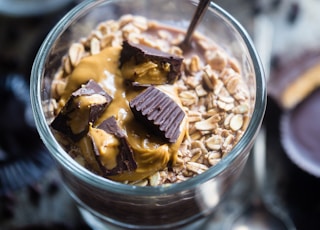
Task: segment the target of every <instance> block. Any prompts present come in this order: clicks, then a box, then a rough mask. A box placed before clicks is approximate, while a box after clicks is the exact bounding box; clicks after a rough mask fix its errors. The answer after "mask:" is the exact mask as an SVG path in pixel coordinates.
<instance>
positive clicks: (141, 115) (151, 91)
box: [129, 86, 185, 143]
mask: <svg viewBox="0 0 320 230" xmlns="http://www.w3.org/2000/svg"><path fill="white" fill-rule="evenodd" d="M129 105H130V108H131V110H132V112H133V114H134V116H135V118H136V119H138V120H141V121H142V122H143V123H145V125H146V126H148V127H149V128H150V129H152V130H153V131H154V132H155V133H156V134H158V135H159V136H161V137H163V138H164V139H166V140H167V141H169V142H171V143H174V142H176V140H177V139H178V137H179V135H180V124H181V122H182V120H183V118H184V116H185V113H184V111H183V110H182V109H181V108H180V106H179V105H178V104H177V103H176V102H175V101H173V100H172V99H171V98H170V97H169V96H168V95H166V94H165V93H163V92H162V91H160V90H159V89H157V88H155V87H153V86H150V87H148V88H147V89H146V90H145V91H143V92H142V93H141V94H139V95H138V96H136V97H135V98H134V99H133V100H131V101H130V103H129Z"/></svg>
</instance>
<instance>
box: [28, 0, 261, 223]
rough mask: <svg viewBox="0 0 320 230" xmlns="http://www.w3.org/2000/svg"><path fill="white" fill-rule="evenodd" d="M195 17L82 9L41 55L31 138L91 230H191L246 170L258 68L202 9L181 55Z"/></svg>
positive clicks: (103, 3) (257, 111)
mask: <svg viewBox="0 0 320 230" xmlns="http://www.w3.org/2000/svg"><path fill="white" fill-rule="evenodd" d="M197 5H198V2H197V1H189V0H174V1H172V0H98V1H84V2H81V3H80V4H79V5H77V6H75V8H73V9H72V10H71V11H69V12H68V13H67V14H66V15H65V16H64V17H63V18H62V19H61V20H60V21H59V22H58V23H57V25H56V26H55V27H54V28H53V29H52V30H51V32H50V33H49V34H48V36H47V37H46V39H45V40H44V42H43V44H42V46H41V47H40V50H39V52H38V54H37V56H36V58H35V61H34V64H33V68H32V73H31V83H30V85H31V88H30V89H31V93H30V94H31V103H32V108H33V114H34V117H35V122H36V126H37V129H38V132H39V134H40V136H41V139H42V140H43V142H44V144H45V146H46V147H47V148H48V150H49V152H50V154H51V155H52V156H53V158H54V159H55V161H56V165H57V167H58V168H59V170H60V172H61V177H62V178H63V181H64V183H65V187H66V189H67V190H68V192H69V193H70V195H71V197H72V198H73V199H74V200H75V202H76V204H77V206H78V207H79V210H80V213H81V214H82V216H83V218H84V220H85V221H86V222H87V223H88V224H89V225H90V226H91V227H92V228H94V229H104V228H107V229H110V228H111V229H128V228H133V229H159V228H161V229H166V228H167V229H173V228H175V229H177V228H182V229H183V228H186V227H188V226H195V224H197V223H200V222H201V220H202V219H204V217H205V216H206V215H208V214H209V213H210V212H212V211H214V208H215V207H216V206H217V204H218V203H219V202H220V201H221V200H222V199H223V195H224V194H225V193H226V192H227V191H228V189H229V188H230V187H231V186H232V184H233V182H234V181H235V180H236V179H237V177H238V176H239V174H240V173H241V171H242V169H243V166H244V165H245V163H246V160H247V157H248V155H249V152H250V149H251V147H252V145H253V143H254V140H255V137H256V134H257V132H258V131H259V128H260V125H261V122H262V119H263V116H264V112H265V107H266V86H265V80H264V74H263V70H262V66H261V63H260V61H259V58H258V55H257V53H256V51H255V49H254V47H253V44H252V41H251V39H250V37H249V35H248V33H247V32H246V31H245V29H244V28H243V27H242V26H241V25H240V24H239V23H238V22H237V21H236V20H235V19H234V18H233V17H232V16H231V15H230V14H228V13H227V12H226V11H225V10H223V9H221V8H220V7H219V6H217V5H215V4H214V3H212V2H211V3H210V5H209V8H208V10H207V12H206V13H205V15H204V17H203V18H202V20H201V22H200V23H199V25H198V26H197V28H196V31H195V32H194V34H193V36H192V38H191V41H190V43H189V47H188V48H181V47H182V46H181V45H180V44H181V42H182V40H183V39H184V37H185V32H186V29H187V27H188V25H189V22H190V20H191V18H192V16H193V14H194V12H195V10H196V7H197Z"/></svg>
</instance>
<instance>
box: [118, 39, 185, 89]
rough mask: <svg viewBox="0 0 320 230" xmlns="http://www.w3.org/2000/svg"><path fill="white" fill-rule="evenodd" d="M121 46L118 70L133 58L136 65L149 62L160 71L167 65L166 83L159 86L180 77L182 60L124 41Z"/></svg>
mask: <svg viewBox="0 0 320 230" xmlns="http://www.w3.org/2000/svg"><path fill="white" fill-rule="evenodd" d="M122 46H123V48H122V51H121V56H120V68H121V67H122V66H123V64H125V63H127V62H129V61H131V60H132V58H133V59H134V62H135V64H136V65H138V64H141V63H145V62H147V61H151V62H153V63H156V64H157V65H158V67H159V68H160V69H164V68H165V66H166V64H169V65H170V69H169V71H168V74H167V79H166V82H162V83H161V84H166V83H169V84H172V83H174V82H175V81H176V80H177V79H178V78H179V77H180V75H181V65H182V60H183V58H181V57H178V56H175V55H172V54H169V53H165V52H162V51H160V50H158V49H155V48H152V47H149V46H145V45H142V44H135V43H132V42H129V41H124V42H123V45H122Z"/></svg>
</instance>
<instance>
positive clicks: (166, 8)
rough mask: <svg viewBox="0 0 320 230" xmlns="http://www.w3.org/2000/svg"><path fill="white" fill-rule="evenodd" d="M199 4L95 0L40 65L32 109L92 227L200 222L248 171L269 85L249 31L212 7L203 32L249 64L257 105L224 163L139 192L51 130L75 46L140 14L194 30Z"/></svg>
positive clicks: (63, 26)
mask: <svg viewBox="0 0 320 230" xmlns="http://www.w3.org/2000/svg"><path fill="white" fill-rule="evenodd" d="M196 5H197V2H195V1H192V0H184V1H183V0H98V1H96V0H94V1H93V0H91V1H85V2H81V3H80V4H79V5H78V6H76V7H75V8H74V9H72V10H71V11H70V12H69V13H67V15H65V17H63V18H62V19H61V20H60V22H58V24H57V25H56V26H55V27H54V28H53V29H52V30H51V32H50V33H49V34H48V36H47V38H46V39H45V41H44V42H43V45H42V46H41V48H40V50H39V52H38V54H37V57H36V59H35V61H34V65H33V69H32V74H31V103H32V107H33V111H34V117H35V122H36V125H37V128H38V131H39V133H40V136H41V138H42V140H43V142H44V143H45V145H46V147H47V148H48V150H49V152H50V153H51V154H52V156H53V157H54V159H55V160H56V162H57V165H58V167H59V169H60V171H61V175H62V177H63V180H64V183H65V185H66V188H67V190H68V191H69V193H70V194H71V196H72V197H73V198H74V200H75V201H76V203H77V204H78V206H79V209H80V211H81V213H82V214H83V217H84V219H85V220H86V221H87V223H88V224H89V225H90V226H91V227H93V228H96V229H103V228H107V229H113V228H116V229H118V228H119V229H121V228H136V229H160V228H161V229H166V228H167V229H173V228H186V229H187V228H188V227H190V226H195V225H196V224H197V223H200V222H201V220H202V219H204V217H205V216H206V215H208V214H209V213H210V212H212V211H214V208H215V207H216V206H217V204H218V203H219V202H220V201H221V200H222V199H223V196H224V194H225V193H226V192H227V191H228V189H229V188H230V186H232V184H233V182H234V181H235V180H236V179H237V177H238V176H239V174H240V173H241V171H242V169H243V166H244V165H245V163H246V160H247V157H248V155H249V152H250V149H251V147H252V145H253V143H254V139H255V137H256V134H257V132H258V131H259V128H260V125H261V122H262V119H263V116H264V112H265V107H266V85H265V80H264V76H263V75H264V74H263V70H262V66H261V63H260V61H259V58H258V55H257V53H256V51H255V49H254V47H253V44H252V41H251V40H250V37H249V35H248V34H247V32H246V31H245V29H244V28H243V27H242V26H241V25H240V24H239V23H238V22H237V21H236V20H235V19H234V18H233V17H232V16H231V15H229V14H228V13H227V12H226V11H224V10H223V9H221V8H220V7H219V6H217V5H215V4H214V3H211V4H210V6H209V9H208V11H207V13H206V14H205V16H204V18H203V19H202V21H201V23H200V24H199V25H198V27H197V30H198V31H200V32H201V33H202V34H204V35H206V36H208V37H210V38H211V39H213V40H215V41H216V42H217V43H218V44H219V45H221V46H222V47H224V48H225V49H227V51H228V52H230V53H231V55H233V56H234V57H235V58H236V59H238V61H239V63H240V64H241V68H242V71H243V73H244V75H245V80H246V82H247V83H248V84H249V85H250V87H249V88H250V90H251V91H250V94H251V95H250V96H251V98H252V102H253V104H254V106H253V109H252V118H251V120H250V123H249V125H248V128H247V129H246V131H245V133H244V135H243V137H242V138H241V139H240V141H239V142H238V143H237V144H236V146H235V147H234V148H233V149H232V151H231V152H230V153H229V154H228V155H227V156H226V157H224V158H223V159H222V160H221V161H220V162H219V163H218V164H217V165H215V166H214V167H211V168H210V169H209V170H207V171H206V172H204V173H203V174H200V175H198V176H196V177H194V178H192V179H189V180H187V181H185V182H181V183H177V184H174V185H172V186H157V187H139V186H133V185H126V184H122V183H117V182H114V181H111V180H108V179H105V178H102V177H100V176H98V175H95V174H93V173H91V172H90V171H88V170H87V169H85V168H84V167H82V166H81V165H79V164H78V163H77V162H75V161H74V160H73V159H72V158H71V157H70V156H69V155H68V153H66V152H65V151H64V150H63V148H62V147H61V146H60V145H59V143H58V142H57V141H56V139H55V137H54V135H53V134H52V132H51V131H50V128H49V125H48V123H49V121H50V119H51V118H52V117H51V116H52V113H51V112H50V108H51V105H50V103H49V100H48V99H50V92H51V82H52V80H53V77H54V73H55V72H56V71H57V69H58V67H59V65H60V64H61V62H60V61H61V57H62V56H63V55H65V54H66V52H67V50H68V48H69V45H70V44H71V43H72V42H75V41H78V40H79V38H80V37H82V36H86V35H88V34H89V32H90V31H91V30H92V29H93V28H95V27H96V25H97V24H98V23H99V22H101V21H103V20H107V19H118V18H119V17H120V16H121V15H123V14H128V13H130V14H136V15H141V16H145V17H146V18H148V19H153V20H157V21H160V22H163V23H166V24H168V25H173V26H176V27H180V28H182V29H184V28H187V26H188V24H189V21H190V19H191V17H192V15H193V12H194V11H195V9H196ZM191 229H192V228H191Z"/></svg>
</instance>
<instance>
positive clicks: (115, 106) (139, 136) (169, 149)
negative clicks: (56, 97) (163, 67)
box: [59, 47, 186, 181]
mask: <svg viewBox="0 0 320 230" xmlns="http://www.w3.org/2000/svg"><path fill="white" fill-rule="evenodd" d="M120 51H121V47H109V48H105V49H104V50H102V51H101V52H100V53H99V54H96V55H92V56H89V57H86V58H83V59H82V60H81V61H80V63H79V64H78V65H77V66H76V68H75V69H74V70H73V72H72V74H71V75H70V76H69V78H68V81H67V84H66V87H65V91H64V94H63V95H62V97H61V99H60V101H59V105H60V106H63V105H64V104H65V103H66V101H67V99H68V98H69V97H70V95H71V94H72V92H73V91H74V90H76V89H77V88H79V87H81V85H82V84H84V83H85V82H87V81H89V80H91V79H93V80H95V81H96V82H98V83H100V84H101V86H102V88H103V89H104V90H105V91H106V92H107V93H108V94H109V95H110V96H111V97H112V98H113V101H112V103H111V104H110V105H109V106H108V107H107V108H106V110H105V111H104V113H103V114H102V116H101V117H100V118H99V119H98V120H97V121H96V124H94V125H98V124H99V123H101V122H102V121H103V120H105V119H107V118H108V117H110V116H115V117H116V119H117V121H118V123H119V125H120V127H121V128H122V129H123V130H124V131H125V133H126V135H127V139H128V142H129V144H130V146H131V148H132V149H133V152H134V157H135V160H136V161H137V166H138V167H137V169H136V171H135V172H128V173H123V174H120V175H115V176H111V177H110V178H111V179H113V180H116V181H136V180H140V179H143V178H145V177H147V176H150V175H152V174H153V173H155V172H156V171H158V170H160V169H163V168H164V167H166V165H167V164H168V162H172V164H174V163H175V161H176V155H177V152H178V149H179V147H180V145H181V142H182V140H183V137H184V135H185V129H186V128H185V126H186V119H185V121H184V122H183V123H182V124H181V127H180V129H182V132H181V134H180V137H179V139H178V141H177V142H176V143H167V142H165V141H164V140H163V139H161V138H159V137H157V136H154V135H152V134H150V132H149V131H148V130H147V129H146V128H145V127H144V126H143V125H141V124H140V123H139V122H136V120H135V118H134V116H133V114H132V112H131V110H130V108H129V101H130V100H131V99H132V98H133V97H134V96H136V95H137V94H138V93H139V91H137V90H136V89H135V90H133V88H132V87H128V86H127V85H126V77H124V76H123V75H125V76H126V72H127V71H128V68H123V72H124V74H123V72H121V71H120V69H119V61H118V60H119V55H120ZM149 64H150V63H147V64H145V65H140V66H138V67H137V68H140V71H141V72H142V73H145V72H150V71H151V72H153V73H156V74H153V76H156V77H157V76H160V80H159V81H161V76H162V75H161V71H158V70H157V67H156V66H155V64H154V63H152V68H151V69H150V65H149ZM159 73H160V74H159ZM142 76H144V77H145V75H143V74H142ZM159 88H161V89H162V90H164V91H166V93H167V94H168V93H169V94H170V95H171V97H173V98H174V99H175V101H178V102H179V101H180V100H179V98H178V96H177V94H176V90H175V89H174V87H173V86H170V85H162V86H161V87H159ZM79 99H80V100H81V104H82V105H83V108H82V109H83V110H84V111H85V110H86V107H87V105H88V100H89V99H90V98H88V97H80V98H79ZM82 114H83V115H84V116H86V114H87V113H85V112H84V113H82ZM81 120H82V117H81V116H80V117H78V118H77V119H74V122H73V123H74V124H73V125H72V127H74V129H80V128H77V126H80V127H81V126H82V125H83V124H82V123H81ZM89 135H91V137H92V138H93V139H94V140H95V141H96V143H98V146H99V148H98V151H99V154H100V159H101V161H102V164H103V165H104V166H105V167H106V168H108V169H112V168H113V167H115V166H116V157H117V154H118V152H117V151H116V148H117V146H118V145H119V143H118V142H117V138H115V137H114V136H113V135H108V136H106V135H105V134H103V133H102V132H99V130H98V129H95V128H93V127H92V126H90V128H89ZM87 138H88V137H84V138H82V140H80V141H79V142H78V143H76V144H77V145H78V147H79V148H80V149H81V152H82V153H84V155H83V156H84V158H85V159H86V160H87V161H88V164H89V165H90V166H91V167H92V168H94V170H95V171H98V172H99V171H100V170H99V167H98V166H97V163H96V162H95V159H94V157H93V156H94V153H93V152H92V150H90V146H89V144H88V140H87Z"/></svg>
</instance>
